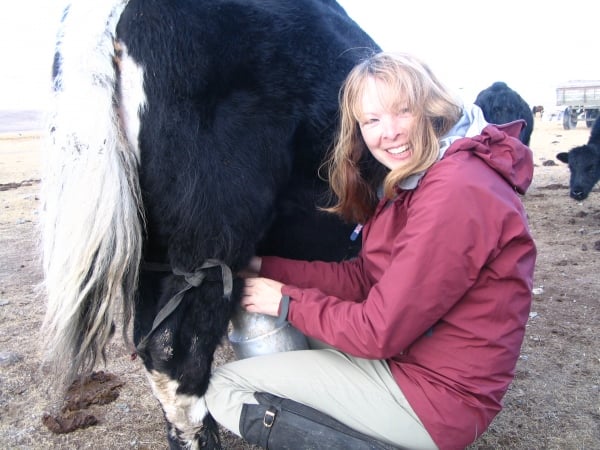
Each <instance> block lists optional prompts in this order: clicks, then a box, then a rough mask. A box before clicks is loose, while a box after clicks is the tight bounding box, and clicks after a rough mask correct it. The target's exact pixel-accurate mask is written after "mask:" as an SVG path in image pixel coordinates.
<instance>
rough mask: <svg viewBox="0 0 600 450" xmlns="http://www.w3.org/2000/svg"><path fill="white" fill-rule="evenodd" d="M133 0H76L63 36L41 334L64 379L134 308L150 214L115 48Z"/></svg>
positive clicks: (49, 159)
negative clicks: (125, 116) (123, 121)
mask: <svg viewBox="0 0 600 450" xmlns="http://www.w3.org/2000/svg"><path fill="white" fill-rule="evenodd" d="M126 3H127V1H126V0H78V1H77V0H76V1H74V2H72V4H71V5H70V6H69V7H68V9H67V11H66V14H65V16H64V18H63V22H62V28H61V30H60V31H59V35H58V40H57V41H58V42H57V53H56V58H55V79H54V88H55V95H54V101H55V106H54V109H53V110H52V112H51V114H50V117H49V120H50V124H49V127H50V128H49V135H48V145H47V147H46V148H45V149H44V150H45V160H46V161H45V163H46V164H45V171H44V176H43V182H42V197H43V211H42V247H43V248H42V252H43V266H44V288H45V291H46V295H47V310H46V317H45V319H44V324H43V333H44V335H43V340H44V341H45V345H46V349H45V350H46V355H47V357H46V360H47V361H49V362H50V363H51V364H52V366H53V367H54V368H55V369H56V371H57V374H58V375H59V378H60V379H59V381H60V382H66V381H70V380H72V379H73V378H74V377H75V376H76V375H78V374H85V373H87V372H89V371H91V370H92V369H93V367H94V365H95V364H96V362H97V359H98V357H99V356H101V357H102V358H104V349H105V347H106V345H107V343H108V341H109V340H110V337H111V335H112V332H113V329H114V324H115V322H116V321H117V320H118V319H121V318H122V320H123V328H124V329H123V332H124V334H125V333H126V332H127V325H128V324H129V321H130V319H131V316H132V313H133V301H134V296H135V291H136V289H137V281H138V270H139V264H140V260H141V252H142V240H143V212H142V208H141V193H140V187H139V180H138V155H137V144H136V145H132V144H130V143H129V142H128V141H127V139H126V137H125V135H124V133H123V132H122V127H121V125H120V120H119V112H118V106H117V100H118V97H119V95H118V92H117V86H118V74H117V69H116V65H115V45H114V44H115V42H114V39H115V33H116V31H115V30H116V24H117V22H118V19H119V16H120V15H121V13H122V11H123V9H124V8H125V6H126ZM121 314H122V317H121ZM127 342H128V341H127Z"/></svg>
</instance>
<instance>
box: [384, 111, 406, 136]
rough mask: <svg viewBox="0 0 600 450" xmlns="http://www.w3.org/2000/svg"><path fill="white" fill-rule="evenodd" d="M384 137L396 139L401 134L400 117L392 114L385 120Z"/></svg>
mask: <svg viewBox="0 0 600 450" xmlns="http://www.w3.org/2000/svg"><path fill="white" fill-rule="evenodd" d="M382 129H383V131H382V133H383V137H384V138H386V139H395V138H396V137H397V136H398V135H399V134H400V130H401V127H400V121H399V120H398V118H396V117H393V116H390V117H386V118H385V119H384V120H383V127H382Z"/></svg>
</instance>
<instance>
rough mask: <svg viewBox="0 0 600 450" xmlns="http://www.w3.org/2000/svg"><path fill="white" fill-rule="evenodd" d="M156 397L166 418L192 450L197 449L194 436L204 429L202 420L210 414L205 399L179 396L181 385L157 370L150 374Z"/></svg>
mask: <svg viewBox="0 0 600 450" xmlns="http://www.w3.org/2000/svg"><path fill="white" fill-rule="evenodd" d="M148 379H149V380H150V385H151V387H152V392H153V393H154V396H155V397H156V398H157V399H158V400H159V401H160V403H161V405H162V407H163V410H164V412H165V416H166V418H167V420H168V421H169V423H171V425H173V426H175V427H176V428H177V429H178V430H179V431H180V432H181V435H180V436H179V438H183V439H184V440H185V441H187V442H188V445H189V447H188V448H190V449H196V448H197V444H196V443H195V442H194V436H195V435H196V433H197V432H198V431H199V430H200V429H201V428H202V420H203V419H204V417H205V416H206V414H207V413H208V408H207V407H206V402H205V400H204V397H197V396H191V395H181V394H177V388H178V387H179V383H178V382H177V381H176V380H172V379H171V378H169V377H168V376H167V375H165V374H163V373H159V372H157V371H155V370H153V371H152V372H149V373H148Z"/></svg>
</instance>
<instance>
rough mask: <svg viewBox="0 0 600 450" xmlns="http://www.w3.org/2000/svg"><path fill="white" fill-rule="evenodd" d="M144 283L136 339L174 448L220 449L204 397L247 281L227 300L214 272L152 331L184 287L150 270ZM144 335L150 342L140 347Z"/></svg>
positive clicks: (217, 435)
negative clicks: (168, 305) (177, 293)
mask: <svg viewBox="0 0 600 450" xmlns="http://www.w3.org/2000/svg"><path fill="white" fill-rule="evenodd" d="M140 281H141V283H140V302H138V305H137V309H136V316H135V327H134V329H135V330H137V332H134V340H135V342H136V345H138V352H139V355H140V357H141V358H142V360H143V362H144V366H145V368H146V373H147V377H148V380H149V382H150V385H151V387H152V391H153V394H154V396H155V397H156V398H157V399H158V400H159V402H160V404H161V407H162V409H163V413H164V416H165V420H166V422H167V434H168V440H169V447H170V448H171V449H183V448H185V449H192V450H195V449H209V450H212V449H215V450H216V449H220V448H221V447H220V439H219V431H218V427H217V425H216V422H215V421H214V420H213V419H212V417H211V416H210V414H209V413H208V409H207V407H206V402H205V400H204V393H205V392H206V390H207V388H208V382H209V379H210V375H211V370H212V363H213V359H214V353H215V351H216V349H217V347H218V346H219V344H220V343H221V342H222V339H223V338H224V337H225V336H226V333H227V327H228V324H229V320H230V318H231V315H232V313H233V308H234V305H235V304H237V301H238V299H239V298H240V296H241V292H242V288H243V283H242V282H241V280H238V279H236V280H234V283H233V293H232V295H231V298H224V297H223V283H222V280H221V276H220V271H219V269H209V271H208V275H207V279H206V280H205V281H204V282H203V284H202V285H201V286H198V287H194V288H192V289H190V290H188V291H187V292H186V293H185V295H184V296H183V299H182V300H181V303H180V305H179V306H178V307H177V308H176V309H175V311H174V312H173V313H172V314H171V315H170V316H169V317H168V318H167V319H166V320H164V322H162V323H161V325H160V326H159V327H158V328H156V329H155V330H154V331H150V327H151V324H152V322H153V320H154V318H155V316H156V314H157V313H158V310H159V309H160V308H162V306H163V305H164V304H166V303H167V301H168V300H169V299H170V298H171V297H172V296H173V295H174V294H175V293H176V292H178V291H179V290H180V289H181V287H182V284H181V280H178V279H176V277H173V276H172V275H171V274H168V275H163V274H155V273H148V272H145V273H143V274H142V277H141V280H140ZM159 293H160V294H159ZM157 297H158V298H157ZM155 301H156V302H155ZM150 305H153V306H150ZM148 335H149V336H148ZM144 336H148V338H147V339H145V340H146V342H145V344H144V345H141V346H140V345H139V343H140V340H142V337H144Z"/></svg>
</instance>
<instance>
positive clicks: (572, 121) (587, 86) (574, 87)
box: [556, 80, 600, 130]
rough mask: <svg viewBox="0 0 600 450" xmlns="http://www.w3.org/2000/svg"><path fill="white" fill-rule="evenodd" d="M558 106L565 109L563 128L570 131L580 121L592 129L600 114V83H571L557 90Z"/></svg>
mask: <svg viewBox="0 0 600 450" xmlns="http://www.w3.org/2000/svg"><path fill="white" fill-rule="evenodd" d="M556 105H557V106H562V107H564V114H563V128H564V129H565V130H570V129H571V128H575V127H576V126H577V121H578V120H585V124H586V126H587V127H588V128H590V127H591V126H592V125H593V124H594V121H595V120H596V118H597V117H598V114H599V113H600V81H583V80H578V81H569V82H567V83H563V84H560V85H559V86H558V87H557V88H556Z"/></svg>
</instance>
